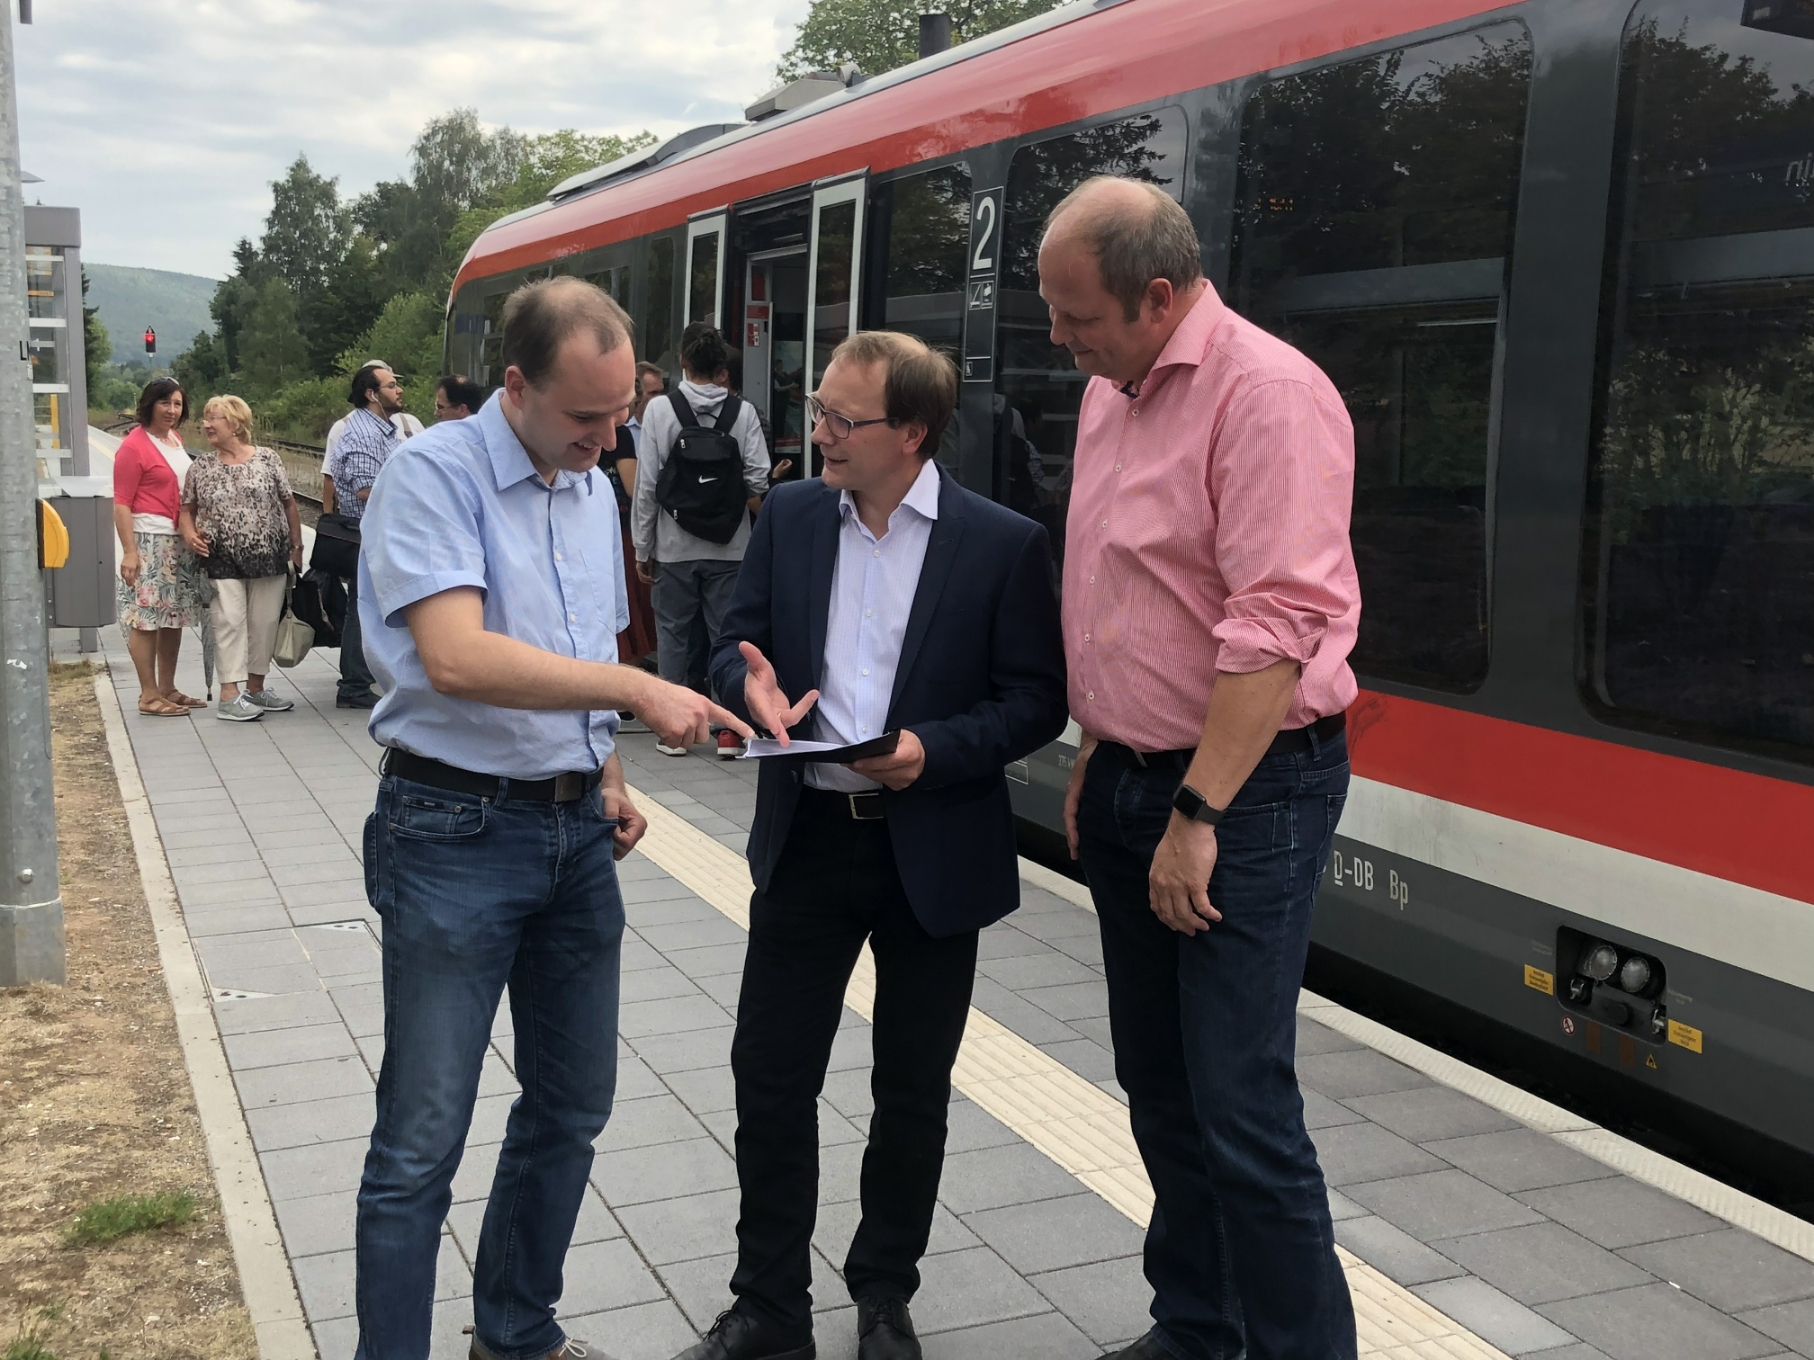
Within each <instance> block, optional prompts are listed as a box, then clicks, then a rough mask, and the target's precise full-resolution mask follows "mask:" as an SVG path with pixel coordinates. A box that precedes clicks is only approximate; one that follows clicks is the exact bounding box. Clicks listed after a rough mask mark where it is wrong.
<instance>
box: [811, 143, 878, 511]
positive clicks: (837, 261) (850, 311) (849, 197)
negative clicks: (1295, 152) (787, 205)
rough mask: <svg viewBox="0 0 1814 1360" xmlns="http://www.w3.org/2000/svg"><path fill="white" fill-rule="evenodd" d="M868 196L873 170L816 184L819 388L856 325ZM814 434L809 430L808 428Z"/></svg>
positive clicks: (814, 341) (814, 310)
mask: <svg viewBox="0 0 1814 1360" xmlns="http://www.w3.org/2000/svg"><path fill="white" fill-rule="evenodd" d="M868 196H869V172H868V171H867V170H860V171H858V172H857V173H856V174H854V175H846V176H843V177H841V178H839V179H833V180H821V181H820V182H819V183H817V184H815V185H814V186H813V214H812V241H811V252H810V255H809V258H808V264H807V276H806V296H807V297H808V298H809V299H810V300H811V316H810V317H809V318H808V321H809V330H808V333H807V337H806V339H807V359H808V362H807V366H806V376H807V378H808V379H809V381H808V382H807V384H806V390H807V391H808V392H811V391H815V390H816V389H817V388H818V386H819V379H821V378H822V377H824V376H825V365H826V364H827V363H829V362H830V361H831V352H832V351H833V350H834V349H836V348H837V347H838V345H839V344H841V343H842V342H843V340H844V339H845V338H846V337H847V336H848V335H849V334H850V333H851V332H852V331H854V330H855V329H856V328H857V279H858V278H859V277H860V276H861V270H862V259H861V253H862V242H863V209H864V205H865V204H866V203H867V201H868ZM806 437H807V438H809V439H810V438H811V432H810V431H808V432H807V436H806ZM819 471H820V468H819V458H818V454H817V453H816V452H813V453H812V454H811V460H810V465H809V466H808V467H807V468H806V469H805V472H806V475H808V476H812V477H816V476H818V475H819Z"/></svg>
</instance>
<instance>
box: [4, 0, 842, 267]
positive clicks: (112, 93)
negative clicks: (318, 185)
mask: <svg viewBox="0 0 1814 1360" xmlns="http://www.w3.org/2000/svg"><path fill="white" fill-rule="evenodd" d="M806 6H807V0H738V3H735V4H730V5H727V4H725V3H723V0H660V2H659V3H655V2H653V0H392V2H391V3H390V4H388V5H383V6H369V7H356V6H352V5H344V4H327V3H321V2H320V0H43V2H42V3H40V4H39V5H37V6H36V10H35V16H34V17H35V20H36V22H35V23H34V24H33V25H32V26H31V27H21V28H16V29H15V30H14V49H15V60H16V62H17V67H18V87H19V119H20V131H21V142H22V147H23V153H24V162H25V166H26V168H27V169H29V170H31V171H32V172H33V173H34V174H37V175H40V176H42V177H43V178H44V180H45V183H44V184H42V185H33V186H31V191H32V193H33V196H34V197H36V198H41V199H42V201H43V202H46V203H56V204H67V205H74V206H76V207H79V208H80V209H81V210H82V234H83V252H84V255H85V256H86V257H87V258H88V259H91V260H101V261H105V262H106V263H109V264H121V265H142V266H147V267H150V268H156V269H175V270H181V271H183V272H185V273H193V274H208V275H213V276H216V277H220V276H224V275H225V274H226V273H227V272H228V271H229V270H230V269H231V268H232V259H231V252H232V248H233V243H234V242H235V241H236V240H238V239H239V238H240V237H241V236H251V237H254V238H256V237H257V236H258V234H259V232H260V231H261V230H262V229H263V220H264V215H265V212H266V210H267V209H268V208H269V206H270V188H269V185H270V182H271V181H272V180H274V179H276V178H278V177H279V176H280V175H281V174H282V173H283V171H284V169H285V167H287V166H288V165H289V163H290V162H291V161H292V160H294V159H295V157H296V155H297V154H298V153H299V152H301V153H306V154H307V155H308V157H309V160H310V162H311V163H312V164H313V165H314V166H315V168H316V169H317V170H319V171H320V172H321V173H323V174H326V175H338V176H339V178H340V188H341V192H342V193H343V194H344V195H348V196H351V195H353V194H357V193H360V192H363V191H364V190H366V189H368V188H370V187H371V186H372V185H373V184H374V183H376V182H377V181H378V180H381V179H391V178H395V177H397V176H398V175H401V174H403V173H404V172H405V170H406V168H407V163H408V153H409V144H410V142H411V141H412V140H414V138H415V135H416V132H417V131H418V129H420V128H421V126H422V125H423V124H424V123H425V122H427V121H428V120H429V119H430V118H432V117H434V116H435V115H437V114H440V113H444V112H446V111H447V110H448V109H450V108H455V107H459V106H462V105H465V106H470V107H472V108H476V109H477V110H478V112H479V117H480V118H481V119H482V120H483V121H484V122H486V123H487V124H492V125H496V124H500V123H508V124H509V125H510V126H512V127H514V128H516V129H517V130H518V131H521V132H551V131H553V130H555V129H556V128H562V127H574V128H579V129H580V130H581V131H584V132H590V133H605V132H620V133H629V132H635V131H637V130H638V129H640V128H645V127H646V128H648V129H650V130H651V131H653V132H655V133H656V134H657V135H660V136H666V135H669V134H672V133H675V132H679V131H681V130H682V129H683V128H686V127H690V126H693V125H695V124H698V123H707V122H727V121H732V120H735V119H738V118H741V117H742V109H743V106H744V105H745V104H746V103H748V102H749V101H750V100H751V99H753V98H754V97H755V96H756V95H758V94H760V93H762V91H763V90H765V89H766V88H767V87H768V85H769V84H770V83H771V76H772V74H773V72H774V68H775V62H776V59H777V58H778V57H779V55H780V53H781V51H782V50H783V49H784V48H786V47H787V46H788V45H789V44H790V43H791V41H792V38H793V32H794V28H795V26H796V25H797V24H798V23H799V22H800V20H801V19H802V18H804V17H805V13H806Z"/></svg>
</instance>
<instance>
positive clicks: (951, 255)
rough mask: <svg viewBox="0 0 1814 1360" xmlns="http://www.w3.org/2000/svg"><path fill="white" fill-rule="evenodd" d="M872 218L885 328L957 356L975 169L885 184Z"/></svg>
mask: <svg viewBox="0 0 1814 1360" xmlns="http://www.w3.org/2000/svg"><path fill="white" fill-rule="evenodd" d="M873 212H874V217H873V218H872V219H871V220H872V222H873V223H874V231H875V236H874V238H873V239H874V241H875V251H876V254H877V255H878V256H879V257H880V259H881V262H882V268H883V271H884V274H883V279H882V283H883V289H882V291H883V296H884V297H885V298H886V299H887V301H886V303H885V304H884V308H885V310H884V319H883V322H882V324H883V325H885V326H887V327H888V328H889V329H890V330H897V331H909V332H911V333H912V334H914V335H917V336H919V337H921V338H922V339H923V340H925V341H926V342H927V343H928V344H931V345H942V346H944V347H946V348H948V349H951V350H952V351H953V352H955V351H956V348H957V346H958V344H959V343H960V341H961V340H962V339H963V320H964V307H963V302H964V274H965V268H966V261H965V259H964V252H965V251H966V250H967V249H968V248H969V245H970V167H969V166H967V165H948V166H945V167H943V168H942V169H938V170H928V171H925V172H924V173H922V174H918V175H905V176H903V177H901V178H900V179H896V180H891V181H889V182H888V183H886V184H879V185H877V186H876V189H875V204H874V208H873Z"/></svg>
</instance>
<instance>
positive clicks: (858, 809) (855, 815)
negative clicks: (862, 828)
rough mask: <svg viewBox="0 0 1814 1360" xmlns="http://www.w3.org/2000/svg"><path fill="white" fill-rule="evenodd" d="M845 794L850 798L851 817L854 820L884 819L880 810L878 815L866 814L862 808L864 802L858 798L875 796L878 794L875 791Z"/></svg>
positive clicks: (872, 820) (870, 820)
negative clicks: (867, 815)
mask: <svg viewBox="0 0 1814 1360" xmlns="http://www.w3.org/2000/svg"><path fill="white" fill-rule="evenodd" d="M844 796H845V797H846V798H848V799H850V815H851V819H852V820H853V821H858V822H879V821H882V820H884V817H883V814H881V813H879V812H878V813H876V815H875V816H873V817H866V816H864V815H863V810H862V804H860V803H859V802H857V799H859V798H875V797H877V796H878V795H876V794H873V793H847V794H845V795H844Z"/></svg>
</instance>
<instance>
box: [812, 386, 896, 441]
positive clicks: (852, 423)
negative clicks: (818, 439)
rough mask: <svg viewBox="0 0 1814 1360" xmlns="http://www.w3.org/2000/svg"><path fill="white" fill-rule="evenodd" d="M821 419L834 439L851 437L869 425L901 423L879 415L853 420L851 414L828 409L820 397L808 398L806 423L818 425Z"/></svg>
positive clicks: (891, 417)
mask: <svg viewBox="0 0 1814 1360" xmlns="http://www.w3.org/2000/svg"><path fill="white" fill-rule="evenodd" d="M820 421H823V422H825V428H826V429H828V430H830V431H831V437H832V438H833V439H849V438H850V436H851V435H852V433H854V432H855V431H857V430H861V429H863V428H864V427H865V426H869V425H898V424H899V423H900V422H899V421H897V420H896V419H895V418H894V417H893V416H877V417H876V418H875V419H874V420H852V419H851V418H850V417H849V416H841V415H839V414H838V413H837V412H836V411H832V410H828V409H827V408H826V405H825V403H824V402H822V401H820V400H819V399H818V397H816V396H811V397H808V398H807V399H806V423H807V424H808V425H817V424H818V423H819V422H820Z"/></svg>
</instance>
